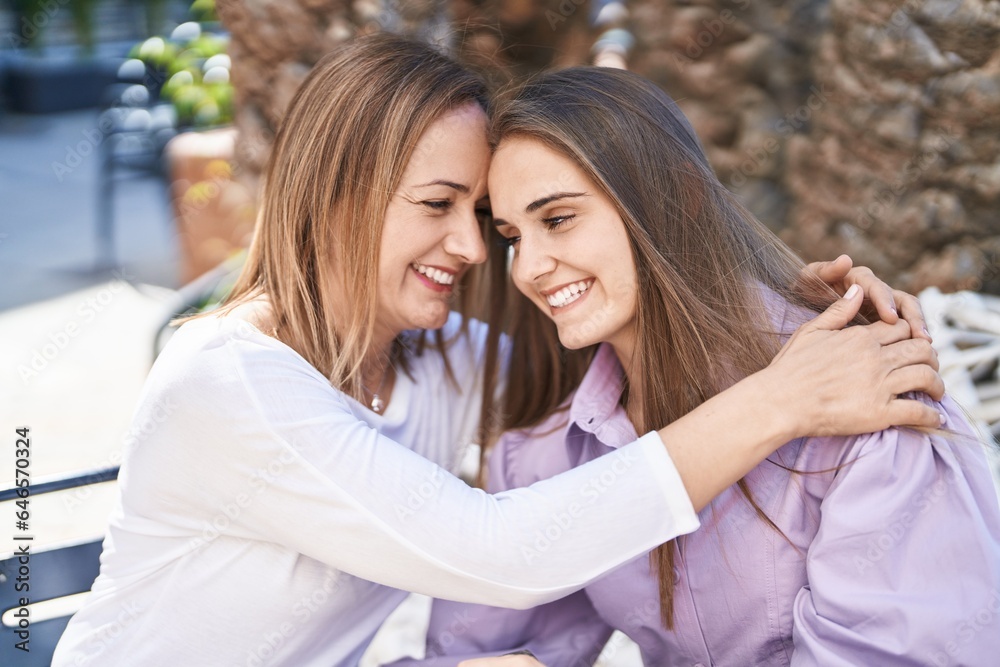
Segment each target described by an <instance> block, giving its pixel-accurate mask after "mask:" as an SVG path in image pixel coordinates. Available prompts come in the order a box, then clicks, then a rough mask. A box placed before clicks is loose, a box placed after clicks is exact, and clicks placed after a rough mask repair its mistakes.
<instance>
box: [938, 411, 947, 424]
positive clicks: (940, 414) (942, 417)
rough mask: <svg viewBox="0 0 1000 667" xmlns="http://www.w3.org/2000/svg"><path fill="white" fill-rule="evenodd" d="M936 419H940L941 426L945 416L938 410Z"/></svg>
mask: <svg viewBox="0 0 1000 667" xmlns="http://www.w3.org/2000/svg"><path fill="white" fill-rule="evenodd" d="M938 419H940V420H941V426H944V422H945V419H946V417H945V416H944V413H943V412H939V413H938Z"/></svg>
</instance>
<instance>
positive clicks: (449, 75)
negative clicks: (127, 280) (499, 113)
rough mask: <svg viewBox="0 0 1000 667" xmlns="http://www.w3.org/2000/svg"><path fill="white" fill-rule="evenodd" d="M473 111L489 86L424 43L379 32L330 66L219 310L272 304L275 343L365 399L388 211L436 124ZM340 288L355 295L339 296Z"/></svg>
mask: <svg viewBox="0 0 1000 667" xmlns="http://www.w3.org/2000/svg"><path fill="white" fill-rule="evenodd" d="M469 103H474V104H478V105H480V106H481V107H482V108H483V109H484V110H486V109H487V91H486V87H485V84H484V82H483V81H482V79H481V78H480V77H478V76H477V75H476V74H473V73H472V72H470V71H469V70H467V69H465V68H464V67H462V66H461V65H459V64H458V63H456V62H455V61H453V60H451V59H450V58H448V57H446V56H444V55H442V54H441V53H439V52H437V51H436V50H434V49H433V48H432V47H430V46H427V45H425V44H421V43H417V42H413V41H409V40H406V39H403V38H400V37H396V36H392V35H387V34H375V35H369V36H366V37H362V38H359V39H356V40H354V41H352V42H349V43H347V44H345V45H343V46H341V47H340V48H338V49H337V50H335V51H333V52H331V53H330V54H328V55H327V56H326V57H324V58H323V59H322V60H321V61H320V62H319V63H317V65H316V67H315V68H314V69H313V70H312V72H311V73H310V74H309V76H308V77H307V78H306V80H305V82H304V83H303V84H302V87H301V88H300V89H299V90H298V92H297V93H296V95H295V97H294V98H293V99H292V101H291V104H290V105H289V108H288V111H287V113H286V115H285V118H284V120H283V121H282V125H281V128H280V130H279V132H278V134H277V137H276V140H275V142H274V147H273V149H272V152H271V155H270V158H269V161H268V165H267V170H266V174H265V178H264V186H263V194H262V200H261V208H260V212H259V216H258V220H257V226H256V229H255V232H254V238H253V241H252V243H251V246H250V250H249V253H248V256H247V261H246V264H245V265H244V267H243V271H242V273H241V275H240V277H239V279H238V280H237V282H236V284H235V286H234V288H233V290H232V292H231V293H230V295H229V297H228V298H227V299H226V301H225V302H224V304H223V306H222V308H221V309H220V312H226V311H227V310H230V309H232V308H234V307H236V306H238V305H241V304H243V303H246V302H248V301H251V300H253V299H255V298H257V297H259V296H261V295H267V297H268V298H269V300H270V305H271V309H272V314H273V317H274V332H273V335H275V337H277V338H278V339H279V340H281V341H283V342H285V343H286V344H288V345H289V346H290V347H292V348H293V349H295V350H296V351H297V352H299V354H301V355H302V356H303V357H304V358H305V359H306V360H307V361H308V362H309V363H310V364H312V365H313V366H315V367H316V368H317V369H319V370H320V372H322V373H323V374H324V375H325V376H327V377H328V378H329V379H330V382H331V384H332V385H333V386H335V387H336V388H338V389H340V390H342V391H345V392H347V393H350V394H352V395H360V393H361V382H362V372H363V369H362V364H363V361H364V359H365V355H366V354H368V353H369V352H370V350H371V348H372V345H373V337H374V329H375V317H376V309H377V294H376V284H377V283H376V277H377V272H378V258H379V247H380V244H381V239H382V227H383V221H384V217H385V211H386V206H387V205H388V203H389V200H390V198H391V196H392V194H393V192H394V191H395V189H396V187H397V186H398V184H399V181H400V178H401V176H402V174H403V171H404V169H405V167H406V165H407V163H408V161H409V159H410V156H411V154H412V153H413V149H414V146H415V145H416V144H417V142H418V140H419V139H420V137H421V135H422V134H423V133H424V131H425V130H427V128H428V126H430V125H431V124H432V123H433V122H434V121H435V120H437V119H438V118H439V117H441V116H442V115H443V114H445V113H446V112H448V111H449V110H452V109H454V108H457V107H460V106H463V105H465V104H469ZM475 273H476V272H472V271H470V272H469V274H471V275H468V276H467V277H466V278H467V279H466V281H464V282H463V284H462V285H459V290H458V291H459V293H460V294H462V293H463V290H462V288H463V287H467V284H468V282H469V281H470V280H475ZM335 279H339V281H340V283H341V284H342V285H350V286H351V289H349V290H347V291H346V294H344V295H340V294H334V293H333V290H332V289H331V285H333V284H334V281H335ZM341 299H346V300H347V303H346V304H345V303H343V301H338V300H341ZM335 305H339V307H335ZM345 305H346V308H345V307H344V306H345ZM460 307H461V306H460ZM337 313H341V314H342V315H341V317H346V321H341V322H338V321H337ZM343 313H346V315H343ZM439 334H440V332H437V334H436V336H437V337H436V343H437V345H438V346H443V344H444V342H443V341H442V340H441V337H440V335H439ZM423 343H424V340H423V338H421V339H420V347H421V348H422V347H423Z"/></svg>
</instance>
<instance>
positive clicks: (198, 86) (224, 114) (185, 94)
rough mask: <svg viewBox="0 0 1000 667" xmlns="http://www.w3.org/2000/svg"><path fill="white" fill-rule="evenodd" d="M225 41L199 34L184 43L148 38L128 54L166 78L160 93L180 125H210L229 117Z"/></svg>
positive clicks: (230, 96)
mask: <svg viewBox="0 0 1000 667" xmlns="http://www.w3.org/2000/svg"><path fill="white" fill-rule="evenodd" d="M227 44H228V42H227V40H226V39H225V38H224V37H220V36H218V35H210V34H204V33H199V34H198V35H197V36H196V37H194V38H193V39H189V40H187V41H185V42H175V41H173V40H170V39H164V38H163V37H150V38H149V39H147V40H145V41H144V42H142V43H141V44H137V45H136V46H135V47H133V49H132V51H131V53H130V54H129V56H130V57H132V58H138V59H140V60H142V61H143V62H145V63H146V64H147V65H148V66H149V67H151V68H153V69H155V70H157V71H159V72H162V73H163V74H164V76H166V77H168V78H167V81H166V83H164V85H163V88H162V90H161V91H160V95H161V97H162V98H163V99H166V100H169V101H170V102H171V104H173V106H174V110H175V111H176V112H177V122H178V124H179V125H181V126H190V127H199V128H201V127H212V126H216V125H224V124H228V123H231V122H232V120H233V87H232V85H231V84H230V83H229V59H228V57H226V55H225V52H226V46H227Z"/></svg>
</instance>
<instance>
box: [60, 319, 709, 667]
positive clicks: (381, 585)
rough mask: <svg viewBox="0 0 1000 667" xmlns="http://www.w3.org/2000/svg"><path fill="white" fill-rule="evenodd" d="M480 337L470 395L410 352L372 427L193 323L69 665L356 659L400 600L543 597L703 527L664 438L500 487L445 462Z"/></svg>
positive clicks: (79, 623) (472, 342)
mask: <svg viewBox="0 0 1000 667" xmlns="http://www.w3.org/2000/svg"><path fill="white" fill-rule="evenodd" d="M458 325H459V319H458V317H457V316H453V317H452V318H451V319H450V320H449V323H448V325H447V327H446V331H445V333H446V335H448V336H454V335H456V333H457V331H458ZM484 340H485V326H483V325H482V324H480V323H473V325H472V327H471V333H470V335H468V336H465V335H462V336H458V337H457V339H456V340H455V342H454V343H453V344H452V345H451V346H450V347H449V348H448V358H449V361H450V363H451V367H452V370H453V373H454V375H455V378H456V380H457V387H456V386H455V384H453V383H450V382H449V381H448V380H447V378H446V374H445V367H444V363H443V358H442V357H441V355H439V354H437V353H436V352H435V351H433V350H428V351H426V352H425V353H424V354H423V355H422V356H413V357H412V360H411V372H412V375H413V377H412V378H408V377H407V376H406V375H405V374H404V373H399V374H398V376H397V380H396V385H395V388H394V390H393V394H392V400H391V402H390V404H389V406H388V408H387V409H386V411H385V413H384V414H383V415H378V414H376V413H374V412H372V411H370V410H368V409H367V408H366V407H364V406H362V405H361V404H360V403H358V402H357V401H355V400H353V399H352V398H350V397H348V396H346V395H345V394H343V393H341V392H339V391H337V390H336V389H334V388H332V387H331V385H330V383H329V382H328V381H327V380H326V378H324V377H323V375H322V374H320V373H319V372H318V371H317V370H316V369H315V368H314V367H313V366H311V365H310V364H309V363H308V362H306V361H305V360H304V359H303V358H302V357H301V356H299V355H298V354H297V353H296V352H295V351H294V350H292V349H291V348H289V347H288V346H286V345H284V344H283V343H281V342H279V341H277V340H275V339H273V338H271V337H269V336H266V335H264V334H262V333H261V332H259V331H258V330H257V329H255V328H253V327H252V326H251V325H249V324H248V323H246V322H245V321H243V320H240V319H237V318H236V317H232V316H230V317H223V318H206V319H201V320H195V321H193V322H189V323H187V324H184V325H183V326H182V327H181V328H180V330H179V331H178V332H177V333H176V334H175V335H174V337H173V339H172V340H171V341H170V343H169V344H168V346H167V348H166V349H165V350H164V351H163V353H162V354H161V355H160V357H159V358H158V359H157V361H156V363H155V364H154V366H153V369H152V370H151V372H150V375H149V378H148V379H147V381H146V385H145V387H144V389H143V392H142V395H141V397H140V399H139V405H138V407H137V409H136V413H135V415H134V425H135V427H136V428H137V429H138V430H139V431H140V432H141V433H142V436H141V437H140V438H138V439H137V440H136V441H135V442H134V443H133V444H131V445H130V447H129V449H128V451H127V452H126V453H125V462H124V465H123V466H122V472H121V476H120V483H119V487H120V500H119V503H118V506H117V508H116V510H115V512H114V514H113V515H112V518H111V525H110V528H109V532H108V535H107V538H106V539H105V542H104V553H103V555H102V556H101V574H100V576H99V577H98V579H97V581H96V582H95V583H94V587H93V591H92V593H91V595H90V597H89V598H88V599H87V602H86V604H85V605H84V607H83V609H81V610H80V612H78V613H77V614H76V616H74V617H73V619H72V620H71V621H70V624H69V626H68V627H67V629H66V632H65V634H64V635H63V637H62V640H61V641H60V643H59V646H58V648H57V650H56V656H55V659H54V661H53V665H55V666H56V667H61V666H65V665H90V664H94V665H144V666H146V665H164V666H167V665H169V666H171V667H174V666H176V665H212V666H213V667H215V666H219V667H221V666H223V665H294V666H296V667H298V666H309V665H323V666H326V667H329V666H331V665H356V664H357V662H358V660H359V659H360V657H361V655H362V653H364V651H365V649H366V647H367V646H368V644H369V642H370V641H371V639H372V636H373V635H374V634H375V631H376V630H377V629H378V627H379V625H380V624H381V623H382V622H383V621H384V620H385V618H386V617H387V616H388V615H389V613H390V612H392V610H393V609H394V608H395V607H396V606H397V605H398V604H399V603H400V602H401V601H402V600H403V599H404V598H405V596H406V593H405V592H404V591H416V592H419V593H424V594H427V595H432V596H436V597H442V598H449V599H453V600H460V601H467V602H477V603H484V604H491V605H500V606H509V607H515V608H525V607H530V606H534V605H537V604H540V603H544V602H548V601H550V600H554V599H557V598H560V597H562V596H565V595H567V594H569V593H570V592H572V591H575V590H577V589H580V588H582V587H583V586H585V585H587V584H588V583H589V582H591V581H593V580H595V579H596V578H597V577H599V576H600V575H601V574H603V573H605V572H607V571H608V570H610V569H612V568H615V567H616V566H618V565H621V564H623V563H625V562H627V561H629V560H630V559H632V558H634V557H636V556H638V555H640V554H643V553H645V552H647V551H649V550H650V549H652V548H653V547H655V546H656V545H658V544H660V543H662V542H665V541H667V540H670V539H672V538H674V537H676V536H678V535H681V534H684V533H688V532H691V531H693V530H695V529H696V528H697V527H698V525H699V524H698V519H697V516H696V514H695V513H694V510H693V508H692V506H691V502H690V500H689V498H688V496H687V494H686V493H685V491H684V487H683V485H682V483H681V480H680V477H679V476H678V474H677V471H676V469H675V468H674V466H673V464H672V462H671V460H670V458H669V456H668V454H667V451H666V448H665V447H664V446H663V443H662V442H661V441H660V438H659V436H658V435H657V434H656V433H650V434H648V435H646V436H644V437H642V438H640V439H639V440H637V441H636V442H634V443H631V444H629V445H626V446H624V447H622V448H621V449H619V450H618V451H617V452H616V453H615V454H613V455H609V456H606V457H602V458H600V459H598V460H595V461H593V462H591V463H587V464H585V465H582V466H580V467H578V468H575V469H573V470H570V471H569V472H567V473H565V474H562V475H559V476H557V477H554V478H552V479H549V480H545V481H543V482H539V483H538V484H535V485H532V486H530V487H527V488H520V489H514V490H511V491H506V492H504V493H500V494H497V495H492V496H491V495H488V494H486V493H484V492H483V491H481V490H478V489H474V488H470V487H469V486H468V485H466V484H465V483H464V482H462V481H461V480H460V479H458V478H456V477H454V476H453V475H452V474H451V473H450V472H448V471H449V470H451V471H455V470H457V468H458V465H459V463H460V461H461V459H462V453H463V451H464V449H465V446H466V445H467V443H469V442H470V441H472V439H473V437H474V432H475V429H476V426H477V424H478V410H479V404H480V396H481V393H480V391H478V390H477V386H478V382H479V378H480V374H479V373H478V372H477V367H478V365H479V361H480V359H481V357H482V350H483V344H484ZM636 507H643V508H645V511H643V512H636V511H634V510H635V508H636Z"/></svg>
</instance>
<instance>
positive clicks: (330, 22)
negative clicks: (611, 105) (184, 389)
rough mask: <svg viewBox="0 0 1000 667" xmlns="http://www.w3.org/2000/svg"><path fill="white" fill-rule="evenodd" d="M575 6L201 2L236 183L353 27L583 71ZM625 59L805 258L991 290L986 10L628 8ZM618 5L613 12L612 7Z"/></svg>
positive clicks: (502, 1)
mask: <svg viewBox="0 0 1000 667" xmlns="http://www.w3.org/2000/svg"><path fill="white" fill-rule="evenodd" d="M589 4H593V3H587V2H585V1H584V0H560V1H559V2H556V1H555V0H552V1H550V2H542V1H541V0H487V1H480V0H407V1H405V2H404V1H402V0H219V3H218V6H219V14H220V16H221V18H222V20H223V22H224V23H225V24H226V26H227V27H228V28H229V29H230V31H231V33H232V46H231V55H232V57H233V63H234V65H233V81H234V84H235V86H236V91H237V105H238V109H239V110H238V112H237V117H236V123H237V125H238V127H239V129H240V132H241V136H242V139H241V142H240V144H239V151H238V156H239V159H240V161H241V167H242V169H241V174H243V175H244V178H245V179H246V180H248V181H250V182H251V183H252V182H253V181H254V180H255V179H256V178H257V177H258V176H259V174H260V173H261V171H262V169H263V166H264V163H265V162H266V158H267V152H268V149H269V146H270V142H271V140H272V138H273V133H274V131H275V128H276V127H277V126H278V124H279V122H280V119H281V116H282V114H283V112H284V109H285V108H286V107H287V105H288V102H289V101H290V99H291V96H292V95H293V94H294V91H295V89H296V88H297V86H298V85H299V84H300V83H301V81H302V80H303V78H304V77H305V75H306V73H307V72H308V70H309V68H310V67H311V66H312V65H313V64H315V62H316V61H317V60H318V59H319V58H320V57H321V56H322V55H323V54H324V53H326V52H327V51H329V50H330V49H331V48H332V47H333V46H335V45H336V44H338V43H340V42H342V41H343V40H345V39H348V38H350V37H351V36H353V35H356V34H359V33H365V32H369V31H373V30H381V29H386V30H392V31H394V32H400V33H405V34H410V35H415V36H419V37H421V38H424V39H428V40H432V41H436V42H443V43H446V44H448V45H449V46H450V47H451V48H452V49H453V51H454V52H455V53H456V54H457V55H458V56H459V57H460V58H462V59H463V60H465V61H466V62H469V63H470V64H472V65H473V66H476V67H480V68H482V69H484V70H485V71H487V72H489V73H491V75H492V76H493V78H495V79H496V80H498V81H503V80H504V79H506V78H508V77H509V76H510V75H521V74H525V73H528V72H531V71H537V70H538V69H542V68H548V67H560V66H567V65H573V64H579V63H583V62H586V61H587V60H588V58H589V53H590V48H591V46H592V45H593V43H594V39H595V37H596V32H595V30H594V29H593V28H592V27H591V12H592V8H591V7H590V6H589ZM627 5H628V15H627V17H626V18H620V19H619V20H618V21H617V22H615V23H614V25H618V26H620V27H625V28H627V29H628V30H629V31H631V33H632V35H634V37H635V46H634V48H633V49H632V51H631V53H630V55H629V57H628V66H629V67H630V68H631V69H633V70H634V71H637V72H639V73H640V74H643V75H644V76H647V77H649V78H650V79H652V80H653V81H655V82H657V83H658V84H659V85H660V86H662V87H663V88H664V89H665V90H666V91H667V92H669V93H670V94H671V95H672V96H673V97H674V98H675V99H676V100H677V101H678V103H679V104H680V106H681V107H682V109H683V110H684V112H685V113H686V114H687V115H688V117H689V118H690V119H691V122H692V124H693V125H694V127H695V129H696V130H697V132H698V133H699V136H700V137H701V138H702V141H703V143H704V145H705V148H706V151H707V153H708V155H709V159H710V160H711V162H712V164H713V166H714V167H715V169H716V171H717V173H718V174H719V177H720V179H721V180H722V181H723V183H725V184H726V185H727V186H729V187H730V188H731V189H733V190H734V191H736V192H737V193H739V194H740V195H741V196H742V197H743V198H744V200H745V201H746V202H747V203H748V205H749V207H750V208H751V210H753V211H754V213H756V214H757V216H758V217H759V218H760V219H761V220H762V221H764V222H765V223H766V224H768V225H769V226H770V227H771V228H772V229H774V230H775V231H778V232H779V233H781V235H782V236H783V238H785V240H786V241H788V242H789V243H790V244H791V245H792V246H793V247H794V248H795V249H796V250H798V251H799V252H800V253H802V254H803V255H804V256H805V257H806V258H807V259H819V258H824V259H828V258H832V257H834V256H836V255H837V254H839V253H841V252H848V253H850V254H851V255H852V256H853V257H854V258H855V260H856V261H857V262H859V263H864V264H867V265H868V266H871V267H872V268H873V269H875V271H876V272H878V273H879V275H881V276H884V277H885V278H886V279H887V280H889V281H891V282H893V283H894V284H896V285H899V286H901V287H904V288H906V289H909V290H911V291H917V290H919V289H921V288H923V287H925V286H927V285H938V286H940V287H942V288H943V289H945V290H954V289H981V290H985V291H992V292H997V293H1000V2H998V1H997V0H870V1H867V2H861V0H787V1H784V0H753V1H751V0H630V1H629V2H628V3H627ZM623 16H624V15H623Z"/></svg>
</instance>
